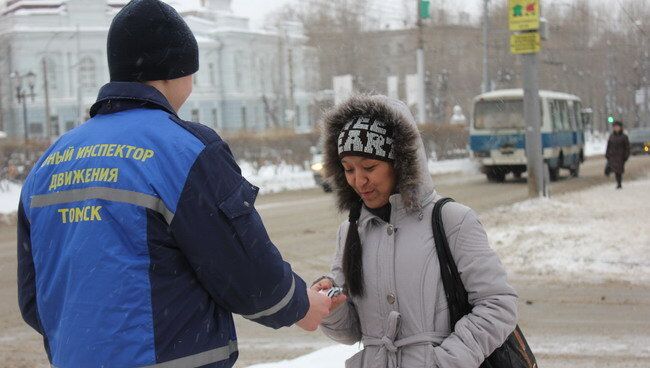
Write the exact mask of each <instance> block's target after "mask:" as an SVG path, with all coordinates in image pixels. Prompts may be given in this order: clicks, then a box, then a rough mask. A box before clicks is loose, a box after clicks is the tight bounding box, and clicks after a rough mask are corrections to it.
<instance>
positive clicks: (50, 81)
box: [41, 57, 58, 91]
mask: <svg viewBox="0 0 650 368" xmlns="http://www.w3.org/2000/svg"><path fill="white" fill-rule="evenodd" d="M41 63H44V64H45V69H46V70H47V89H48V90H49V91H56V90H57V88H58V83H57V82H58V81H57V75H58V71H57V70H56V63H55V62H54V60H53V59H52V58H50V57H45V58H43V59H41Z"/></svg>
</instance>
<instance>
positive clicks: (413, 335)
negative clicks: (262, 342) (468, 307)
mask: <svg viewBox="0 0 650 368" xmlns="http://www.w3.org/2000/svg"><path fill="white" fill-rule="evenodd" d="M368 114H370V115H372V117H374V118H376V119H379V120H381V121H382V122H384V123H387V124H394V129H395V130H394V138H395V146H394V147H395V148H394V149H395V151H394V152H395V172H396V175H397V182H398V191H399V193H398V194H394V195H393V196H391V197H390V203H391V205H392V211H391V215H390V223H385V222H384V221H383V220H381V219H380V218H378V217H376V216H374V215H373V214H371V213H370V212H369V211H368V210H367V209H366V208H364V209H363V210H362V212H361V217H360V219H359V221H358V229H359V237H360V239H361V244H362V248H363V275H364V285H365V294H364V296H363V297H355V296H352V297H350V298H349V299H348V302H347V303H345V304H343V305H341V306H340V307H338V308H337V309H335V310H334V311H332V313H331V314H330V315H329V316H328V317H327V318H326V319H325V320H324V321H323V323H322V325H321V328H322V330H323V331H324V333H325V334H326V335H327V336H329V337H330V338H332V339H333V340H335V341H338V342H340V343H344V344H354V343H356V342H359V341H361V342H362V343H363V345H364V347H365V348H364V350H363V351H361V352H359V353H358V354H356V355H355V356H353V357H352V358H351V359H349V360H348V361H347V362H346V367H349V368H396V367H401V368H416V367H417V368H424V367H426V368H432V367H440V368H472V367H478V366H479V365H480V364H481V363H482V362H483V360H484V358H485V357H486V356H488V355H489V354H490V353H491V352H492V351H494V349H496V348H497V347H499V346H501V345H502V344H503V342H504V341H505V339H506V337H507V336H508V335H509V334H510V333H511V332H512V331H513V330H514V328H515V325H516V323H517V295H516V293H515V291H514V289H513V288H512V287H511V286H510V285H509V284H508V282H507V280H506V272H505V270H504V269H503V266H502V265H501V262H500V261H499V258H498V257H497V255H496V254H495V253H494V251H493V250H492V249H491V248H490V246H489V244H488V239H487V237H486V234H485V231H484V230H483V226H482V225H481V223H480V222H479V220H478V218H477V215H476V213H474V211H472V210H471V209H469V208H467V207H465V206H463V205H461V204H457V203H449V204H447V205H446V206H445V207H444V209H443V214H442V216H443V221H444V227H445V232H446V234H447V238H448V240H449V246H450V248H451V251H452V254H453V258H454V260H455V261H456V264H457V265H458V270H459V272H460V274H461V278H462V281H463V283H464V285H465V288H466V289H467V292H468V293H469V302H470V303H471V304H472V305H473V306H474V308H473V310H472V313H471V314H469V315H467V316H465V317H463V318H462V319H461V320H460V321H459V322H458V323H457V324H456V326H455V329H454V333H451V334H450V331H451V328H450V326H449V313H448V308H447V299H446V297H445V293H444V289H443V285H442V281H441V276H440V265H439V263H438V259H437V257H436V247H435V244H434V241H433V231H432V227H431V215H432V210H433V206H434V203H435V202H436V201H437V200H438V199H440V198H441V196H439V195H438V194H437V193H436V191H435V190H434V186H433V181H432V179H431V176H430V175H429V173H428V170H427V160H426V154H425V151H424V146H423V144H422V139H421V138H420V135H419V133H418V130H417V127H416V126H415V121H414V118H413V116H412V114H411V113H410V111H409V110H408V108H407V107H406V106H405V105H404V104H403V103H401V102H399V101H396V100H391V99H388V98H387V97H384V96H365V95H362V96H356V97H353V98H352V99H351V100H349V101H348V102H346V103H344V104H342V105H341V106H339V107H337V108H335V109H334V110H333V111H332V112H330V113H329V114H328V115H326V118H325V141H324V145H325V146H324V147H325V156H326V157H325V166H326V170H327V173H328V175H329V176H330V178H331V181H332V183H333V184H334V186H335V188H337V189H336V190H337V194H338V196H337V197H338V206H339V209H340V210H342V211H345V210H349V209H350V207H351V206H352V204H353V203H354V202H355V201H359V197H358V195H357V194H356V193H355V192H354V191H353V190H352V188H350V187H349V186H348V185H347V183H346V181H345V174H344V172H343V169H342V167H341V164H340V162H339V159H338V152H337V151H336V139H337V137H338V133H339V132H340V130H341V128H342V126H343V125H344V124H345V123H346V122H348V121H350V120H351V119H352V118H354V117H358V116H367V115H368ZM347 229H348V223H347V221H346V222H345V223H343V224H342V225H341V227H340V228H339V232H338V248H337V250H336V254H335V256H334V261H333V264H332V275H331V276H332V277H333V278H334V279H335V281H336V282H337V283H338V284H340V285H342V284H343V283H344V276H343V273H342V268H341V265H342V256H343V247H344V245H345V239H346V234H347Z"/></svg>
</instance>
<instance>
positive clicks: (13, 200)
mask: <svg viewBox="0 0 650 368" xmlns="http://www.w3.org/2000/svg"><path fill="white" fill-rule="evenodd" d="M20 189H21V186H20V185H18V184H16V183H13V182H10V181H7V180H2V181H0V214H2V215H6V214H10V213H14V212H16V211H18V201H19V200H20Z"/></svg>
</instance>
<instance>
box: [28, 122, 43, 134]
mask: <svg viewBox="0 0 650 368" xmlns="http://www.w3.org/2000/svg"><path fill="white" fill-rule="evenodd" d="M29 135H43V124H41V123H30V124H29Z"/></svg>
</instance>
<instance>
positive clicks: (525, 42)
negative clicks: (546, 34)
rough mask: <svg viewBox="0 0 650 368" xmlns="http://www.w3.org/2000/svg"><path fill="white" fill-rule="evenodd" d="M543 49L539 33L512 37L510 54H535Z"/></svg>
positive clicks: (520, 34)
mask: <svg viewBox="0 0 650 368" xmlns="http://www.w3.org/2000/svg"><path fill="white" fill-rule="evenodd" d="M540 49H541V37H540V36H539V33H537V32H526V33H517V34H513V35H510V52H511V53H513V54H534V53H538V52H539V50H540Z"/></svg>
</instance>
